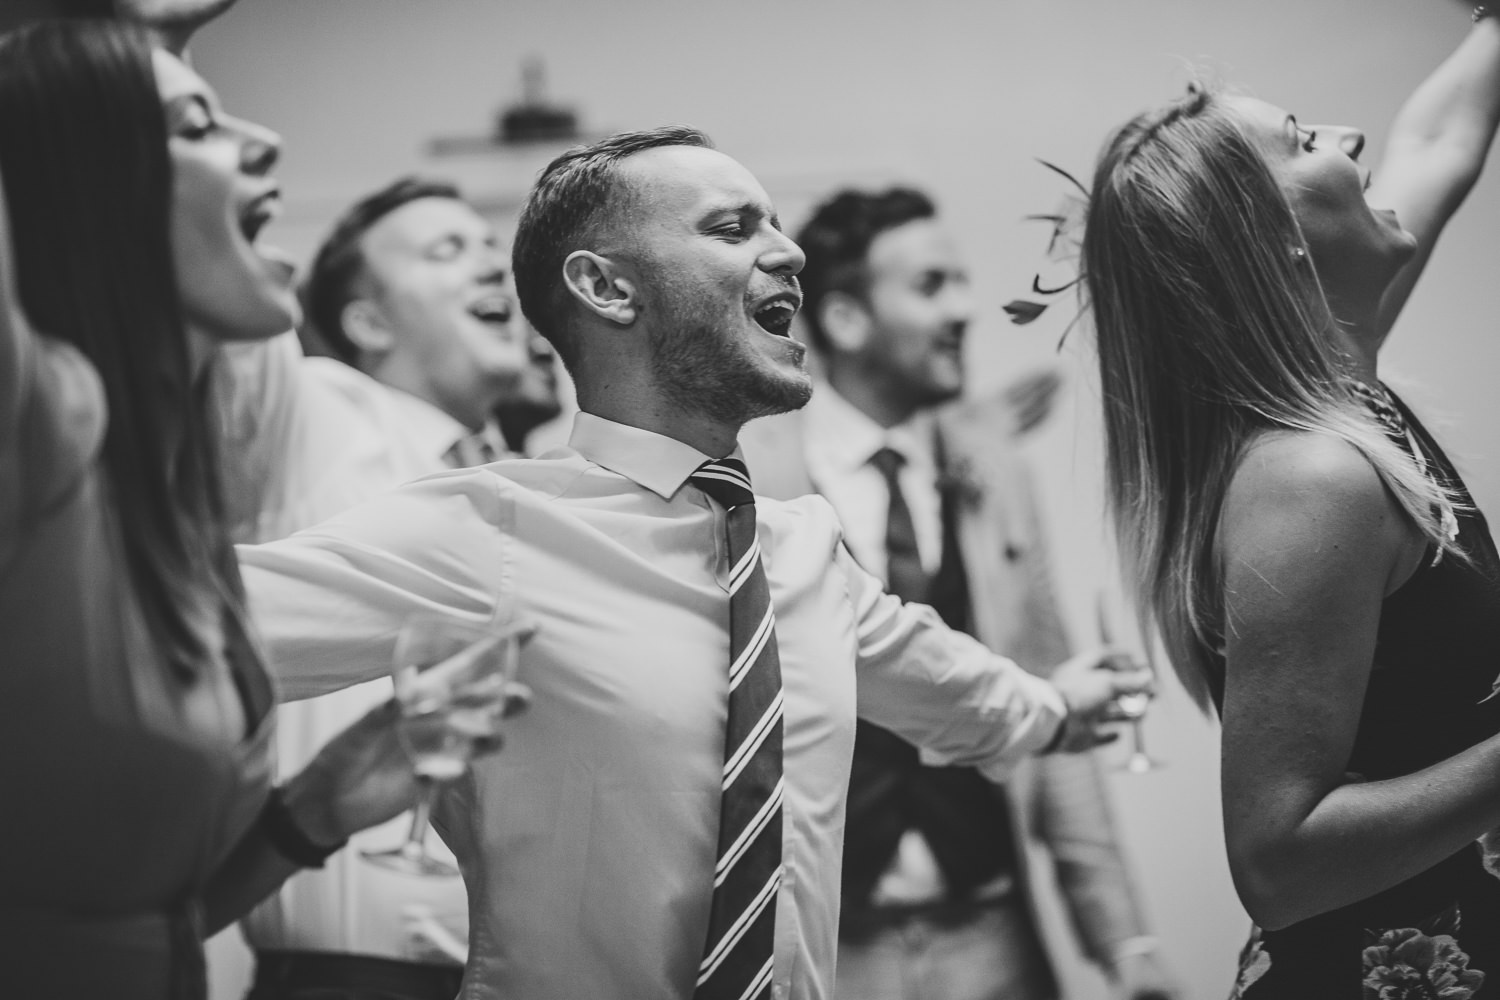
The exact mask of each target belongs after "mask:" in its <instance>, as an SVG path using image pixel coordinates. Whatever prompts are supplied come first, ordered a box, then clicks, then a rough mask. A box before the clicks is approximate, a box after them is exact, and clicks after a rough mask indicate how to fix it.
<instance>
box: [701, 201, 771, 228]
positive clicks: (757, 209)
mask: <svg viewBox="0 0 1500 1000" xmlns="http://www.w3.org/2000/svg"><path fill="white" fill-rule="evenodd" d="M724 215H733V216H736V217H738V218H741V219H745V218H753V219H765V220H766V221H767V222H769V223H770V224H771V227H772V228H773V229H775V230H777V231H778V232H780V231H781V217H780V216H779V215H777V214H776V210H775V209H774V208H771V207H770V206H768V205H762V204H760V203H758V202H753V201H742V202H721V203H719V204H716V205H710V206H708V208H706V209H705V210H704V212H703V217H704V218H705V219H711V218H713V217H715V216H724Z"/></svg>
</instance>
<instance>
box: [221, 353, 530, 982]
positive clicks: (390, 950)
mask: <svg viewBox="0 0 1500 1000" xmlns="http://www.w3.org/2000/svg"><path fill="white" fill-rule="evenodd" d="M218 376H219V383H220V384H219V386H218V387H217V389H218V393H217V398H219V399H220V400H222V401H223V403H222V407H223V411H222V415H221V417H220V419H221V421H222V422H223V426H224V429H225V433H226V437H227V439H228V447H227V448H226V449H225V454H226V456H227V457H228V462H229V469H228V471H227V474H226V494H227V495H228V503H229V507H230V511H231V515H232V528H233V531H234V535H235V538H236V540H238V541H242V542H262V541H271V540H273V539H277V538H284V537H286V536H287V535H290V534H292V533H293V532H294V531H298V530H300V529H302V528H306V527H309V526H311V525H314V524H317V523H318V522H320V521H323V520H326V519H327V518H329V517H332V516H333V515H334V514H337V513H340V512H341V511H344V510H347V509H348V508H350V507H352V506H354V505H355V504H358V503H360V502H361V501H363V500H366V499H369V498H370V497H372V496H375V495H376V494H378V493H382V492H384V491H385V490H388V489H392V488H394V487H396V486H399V485H401V484H402V483H405V482H409V481H410V480H413V479H417V478H420V477H421V476H425V475H428V474H429V473H433V472H440V471H442V470H443V469H445V468H447V464H446V462H445V459H444V456H445V454H446V453H447V452H448V450H449V449H450V448H451V447H452V446H453V444H454V443H455V442H456V441H458V440H459V439H460V438H464V437H466V436H468V435H469V434H470V431H469V430H468V428H466V427H465V426H464V425H462V424H460V423H459V422H458V421H456V420H454V419H453V418H452V417H450V416H448V415H447V414H446V413H444V412H443V411H441V410H439V409H437V408H436V407H434V406H432V405H431V404H430V403H427V402H426V401H425V400H421V399H418V398H417V397H415V396H412V395H410V394H409V393H405V392H402V391H400V390H399V389H392V388H390V387H389V386H386V385H384V384H382V383H380V382H377V381H376V380H374V379H372V378H370V377H369V376H367V375H365V374H364V373H363V372H360V371H358V370H356V369H354V368H351V367H349V366H348V365H346V364H344V363H342V362H340V361H336V360H334V359H332V358H306V357H303V356H302V350H301V348H300V347H299V346H298V343H297V338H296V336H295V335H293V334H286V335H284V336H282V337H278V338H276V339H274V340H272V341H268V342H266V343H262V344H245V345H238V346H235V347H232V348H230V349H229V350H228V351H226V357H225V360H224V368H223V369H222V370H221V371H220V372H219V373H218ZM486 431H487V433H488V434H489V435H490V436H491V437H492V438H493V440H494V441H495V442H497V443H498V442H500V441H501V439H500V435H499V430H498V428H496V427H494V426H493V425H492V426H491V427H489V428H486ZM501 447H502V449H503V443H501ZM377 666H381V665H377ZM376 673H377V674H382V673H383V670H381V671H376ZM390 696H391V683H390V681H389V679H387V678H386V677H384V676H380V677H379V678H378V679H376V680H373V681H370V682H368V683H365V684H361V685H359V686H357V687H353V688H349V689H347V690H345V691H340V692H338V693H337V694H333V695H330V696H328V697H326V698H316V699H312V700H309V701H302V702H297V703H295V704H290V705H282V706H281V708H280V709H279V711H278V713H277V720H276V725H277V737H276V757H277V765H278V771H279V773H280V774H281V776H282V777H283V778H285V777H286V776H287V775H291V774H295V773H296V772H297V771H298V770H300V769H301V768H302V766H303V765H304V764H306V762H307V761H309V760H311V759H312V757H313V755H314V754H316V753H317V751H318V750H319V749H320V748H321V747H322V746H323V745H324V744H325V743H327V742H328V741H329V740H330V739H332V738H333V737H334V736H335V735H337V734H338V733H339V732H341V731H342V730H343V729H344V728H345V727H347V726H348V725H349V724H351V723H352V722H354V721H355V720H356V719H358V718H359V717H360V716H362V715H363V714H364V713H365V712H367V711H369V710H370V708H372V707H374V706H375V705H377V704H379V703H380V702H382V701H385V700H386V699H388V698H389V697H390ZM409 823H410V818H409V817H406V816H402V817H398V818H397V819H394V820H392V821H391V822H389V823H386V824H384V825H382V826H380V827H377V828H375V829H373V830H366V831H364V832H363V833H360V834H358V835H357V836H355V837H354V838H353V840H352V841H351V844H350V847H349V848H347V849H345V850H343V851H340V852H339V853H338V854H335V855H334V856H333V857H331V858H329V859H328V862H327V864H326V866H325V867H324V868H323V869H321V870H317V869H313V870H307V871H304V872H300V873H298V874H297V875H294V876H293V877H292V878H290V879H288V880H287V881H286V882H285V883H284V884H283V885H282V887H281V888H280V889H279V890H278V891H277V892H276V893H275V894H274V895H272V896H271V897H269V898H268V899H267V900H266V901H265V902H264V903H262V904H261V905H260V906H259V907H257V908H256V909H255V910H254V911H253V912H252V913H251V914H250V915H249V916H247V917H246V918H245V919H244V920H243V922H242V924H241V928H242V930H243V932H244V935H245V939H246V941H247V942H248V943H249V944H250V945H251V946H252V947H255V948H260V949H271V950H288V949H290V950H298V951H327V952H337V953H341V954H360V955H376V956H380V957H385V958H400V959H407V960H412V961H434V960H437V961H442V960H447V961H450V962H455V961H456V962H461V961H462V960H463V950H464V949H463V944H464V942H466V941H467V940H468V903H467V897H466V895H465V893H464V887H463V883H462V881H461V880H459V879H456V878H452V879H442V878H425V879H418V878H412V877H411V876H409V875H403V874H401V873H399V872H392V871H388V870H386V869H384V868H379V867H376V866H375V865H372V864H370V863H369V862H368V861H365V860H363V859H362V858H360V856H359V852H360V850H361V849H365V848H372V847H373V848H376V849H379V848H385V847H391V846H394V845H395V844H398V843H400V842H401V839H402V838H403V837H404V836H405V833H406V827H407V826H408V825H409ZM429 846H430V849H431V850H432V852H433V853H434V854H435V855H436V856H439V857H451V855H450V854H449V852H448V850H447V848H446V847H445V846H444V845H443V844H442V842H441V841H440V840H439V838H438V837H437V836H436V835H431V836H430V837H429Z"/></svg>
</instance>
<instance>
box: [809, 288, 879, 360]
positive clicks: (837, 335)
mask: <svg viewBox="0 0 1500 1000" xmlns="http://www.w3.org/2000/svg"><path fill="white" fill-rule="evenodd" d="M818 321H819V322H820V323H821V324H822V327H823V332H824V333H825V334H827V335H828V344H829V346H830V347H832V348H833V350H835V351H838V352H840V353H843V354H853V353H855V352H857V351H861V350H863V349H864V346H865V344H867V343H869V340H870V328H871V326H872V325H873V324H872V323H871V321H870V310H869V307H867V306H866V305H865V304H864V303H863V302H861V301H860V300H859V299H857V298H855V297H854V296H853V295H850V294H849V293H848V292H829V293H828V294H827V295H825V296H823V301H822V302H819V303H818Z"/></svg>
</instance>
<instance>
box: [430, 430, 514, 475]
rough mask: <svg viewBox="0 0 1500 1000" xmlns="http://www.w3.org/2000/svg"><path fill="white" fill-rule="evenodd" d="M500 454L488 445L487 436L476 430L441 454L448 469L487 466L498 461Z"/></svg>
mask: <svg viewBox="0 0 1500 1000" xmlns="http://www.w3.org/2000/svg"><path fill="white" fill-rule="evenodd" d="M499 459H500V453H499V452H498V451H496V450H495V446H494V445H493V444H491V443H490V439H489V437H488V435H486V434H485V432H484V431H482V430H478V431H475V432H474V433H472V434H466V435H464V436H463V437H461V438H459V439H458V440H457V441H455V442H453V445H452V446H451V447H450V448H449V449H448V450H447V451H445V452H444V453H443V461H444V462H445V463H446V464H447V466H448V468H450V469H467V468H470V467H471V466H475V465H489V464H490V463H491V462H496V461H499Z"/></svg>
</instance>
